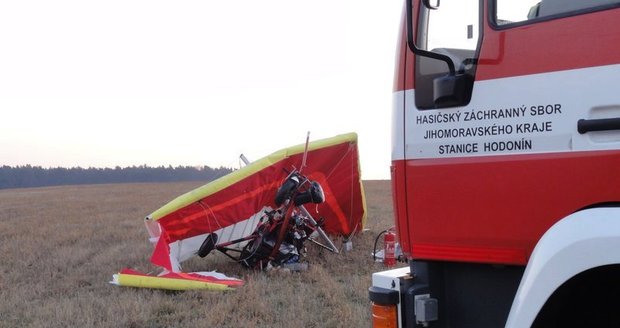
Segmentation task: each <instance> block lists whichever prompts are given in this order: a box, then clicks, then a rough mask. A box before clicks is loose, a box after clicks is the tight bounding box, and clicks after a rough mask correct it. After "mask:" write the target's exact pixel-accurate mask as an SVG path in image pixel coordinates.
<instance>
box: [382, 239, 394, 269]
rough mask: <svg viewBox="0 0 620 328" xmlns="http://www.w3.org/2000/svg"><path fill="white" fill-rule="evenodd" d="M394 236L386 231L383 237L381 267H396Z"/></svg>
mask: <svg viewBox="0 0 620 328" xmlns="http://www.w3.org/2000/svg"><path fill="white" fill-rule="evenodd" d="M395 251H396V234H395V233H394V232H393V231H392V230H388V231H387V232H386V233H385V235H384V236H383V265H385V266H386V267H391V266H395V265H396V256H395Z"/></svg>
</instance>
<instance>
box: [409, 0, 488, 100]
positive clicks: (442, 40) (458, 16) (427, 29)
mask: <svg viewBox="0 0 620 328" xmlns="http://www.w3.org/2000/svg"><path fill="white" fill-rule="evenodd" d="M479 8H480V7H479V1H478V0H443V1H441V5H440V6H439V7H438V8H436V9H430V8H426V7H425V6H422V9H421V10H420V16H419V17H418V21H417V24H418V33H417V42H416V43H417V44H418V46H419V47H420V48H421V49H423V50H427V51H430V52H433V53H437V54H441V55H445V56H447V57H449V58H450V60H451V61H452V62H453V63H454V68H455V71H456V72H455V73H456V78H458V80H459V81H457V82H458V85H457V86H456V87H455V89H458V90H457V91H455V92H457V93H461V94H458V95H456V96H455V97H452V98H450V96H447V97H446V96H444V95H443V94H442V90H441V88H439V87H438V85H440V84H442V83H443V81H445V79H444V80H443V81H442V80H441V78H442V77H445V76H448V75H449V74H450V72H449V69H448V65H447V64H446V62H445V61H442V60H438V59H435V58H431V57H427V56H416V69H415V72H416V74H415V85H416V95H415V97H416V106H417V107H418V108H420V109H435V108H445V107H456V106H464V105H467V104H468V103H469V100H470V99H471V92H472V89H473V81H474V75H475V68H476V56H477V52H478V44H479V42H478V41H479V39H480V9H479ZM454 80H456V79H454ZM463 81H466V82H465V83H461V82H463ZM450 82H451V81H448V84H449V83H450ZM438 89H439V90H438ZM444 93H445V92H444ZM442 96H443V98H442Z"/></svg>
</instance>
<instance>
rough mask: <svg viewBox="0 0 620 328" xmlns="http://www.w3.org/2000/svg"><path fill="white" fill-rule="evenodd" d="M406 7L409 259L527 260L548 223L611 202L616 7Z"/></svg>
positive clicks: (404, 173) (403, 163)
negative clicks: (595, 205)
mask: <svg viewBox="0 0 620 328" xmlns="http://www.w3.org/2000/svg"><path fill="white" fill-rule="evenodd" d="M407 3H408V5H407V6H406V9H407V11H408V15H406V16H407V18H408V19H407V23H406V29H407V33H406V41H407V45H408V47H407V49H406V50H405V51H404V53H403V56H404V65H402V64H403V63H402V62H401V66H402V67H401V68H400V69H399V70H400V74H402V75H403V76H402V78H401V80H402V84H401V87H402V88H403V89H404V90H402V91H401V92H402V94H401V93H399V95H402V100H398V102H399V103H400V102H401V101H402V108H403V109H402V111H403V113H401V114H398V115H399V116H398V117H401V118H400V119H402V120H404V122H402V128H399V129H396V132H395V133H397V135H396V137H395V138H396V139H398V138H399V136H398V133H400V138H402V139H400V140H403V139H404V144H403V145H402V148H399V149H402V154H401V155H400V156H402V160H400V159H398V158H396V160H395V161H394V162H395V163H394V167H395V170H397V171H398V170H400V171H398V172H396V174H395V175H394V176H395V177H397V178H401V179H403V180H404V181H405V182H404V186H398V184H399V183H400V182H396V183H395V185H396V187H395V189H397V191H398V195H399V196H397V197H399V198H400V199H402V200H405V201H404V202H403V201H402V200H400V202H401V204H397V213H399V211H400V212H401V213H403V214H398V215H399V218H398V223H399V230H402V231H400V232H399V233H400V234H401V239H403V240H404V242H403V246H404V250H405V252H406V253H408V254H409V255H410V256H411V257H413V258H416V259H428V260H457V261H468V262H478V263H504V264H519V265H524V264H525V263H526V262H527V259H528V257H529V254H530V252H531V250H532V249H533V247H534V245H535V244H536V242H537V241H538V239H539V238H540V236H542V234H543V233H544V232H545V231H546V230H547V229H548V228H549V227H550V226H551V225H552V224H553V223H555V222H556V221H557V220H559V219H561V218H563V217H566V216H567V215H569V214H570V213H573V212H575V211H577V210H579V209H581V208H584V207H587V206H591V205H593V204H599V203H606V202H614V201H619V200H620V197H619V195H618V188H617V186H618V185H620V175H618V174H611V175H610V174H609V173H610V172H615V171H617V167H619V165H620V151H619V149H620V130H618V129H619V128H620V121H619V120H620V97H619V96H618V93H617V91H615V85H617V84H618V83H619V82H620V78H619V76H620V48H619V45H620V24H618V23H617V18H618V17H619V11H620V8H619V5H618V1H603V0H589V1H577V0H570V1H567V0H562V1H560V0H542V1H508V0H488V1H477V0H466V1H464V0H442V1H437V0H422V1H415V0H414V1H412V3H413V5H412V6H409V3H410V2H409V1H407ZM401 61H402V60H401ZM400 115H402V116H400ZM400 119H399V118H397V119H396V126H399V122H398V120H400ZM399 151H401V150H399ZM398 201H399V200H397V202H398ZM402 203H404V204H406V205H402ZM405 206H406V209H404V212H403V208H405ZM404 213H406V214H404Z"/></svg>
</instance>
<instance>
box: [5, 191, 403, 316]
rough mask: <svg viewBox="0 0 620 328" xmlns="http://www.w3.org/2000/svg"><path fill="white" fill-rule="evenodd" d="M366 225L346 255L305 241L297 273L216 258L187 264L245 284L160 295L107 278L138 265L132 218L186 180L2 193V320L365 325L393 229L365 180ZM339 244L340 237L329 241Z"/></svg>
mask: <svg viewBox="0 0 620 328" xmlns="http://www.w3.org/2000/svg"><path fill="white" fill-rule="evenodd" d="M364 184H365V188H366V196H367V202H368V209H369V216H368V224H367V228H368V229H369V231H367V232H364V233H362V234H360V235H359V236H358V237H356V238H355V239H354V245H353V246H354V249H353V251H351V252H348V253H343V254H340V255H334V254H331V253H328V252H326V251H323V250H321V249H319V248H317V247H314V246H313V245H308V253H309V256H308V261H309V262H310V268H309V270H308V271H306V272H302V273H293V274H291V273H288V274H287V273H282V272H280V273H277V272H273V273H263V272H253V271H249V270H246V269H243V268H242V267H241V266H240V265H238V264H236V263H232V262H230V261H229V260H227V259H226V258H224V257H223V256H212V255H209V257H207V258H206V259H195V260H191V261H189V263H187V264H186V265H185V266H184V268H185V269H186V270H192V271H199V270H217V271H219V272H224V273H226V274H228V275H233V276H237V277H240V278H242V279H244V280H245V281H246V285H245V286H244V287H242V288H240V289H238V290H236V291H233V292H224V293H222V292H208V291H189V292H167V291H160V290H147V289H133V288H122V287H115V286H112V285H109V284H108V281H109V280H110V279H111V276H112V274H113V273H116V272H117V271H118V270H120V269H121V268H123V267H133V268H136V269H138V270H141V271H144V272H148V271H152V270H154V267H153V266H152V265H151V264H150V262H149V256H150V253H151V246H150V244H149V243H148V241H147V232H146V230H145V228H144V225H143V223H142V218H143V217H144V216H145V215H146V214H148V213H150V212H152V211H153V210H154V209H157V208H158V207H160V206H161V205H163V204H165V203H166V202H167V201H169V200H171V199H172V198H174V197H176V196H177V195H179V194H181V193H184V192H185V191H188V190H190V189H192V188H194V187H197V186H198V185H197V184H196V183H169V184H124V185H121V184H117V185H96V186H65V187H51V188H35V189H19V190H3V191H0V327H95V326H96V327H100V326H105V327H192V326H198V327H365V326H369V324H370V315H369V302H368V298H367V289H368V287H369V285H370V277H371V273H372V272H374V271H378V270H380V269H382V267H381V266H380V265H379V264H375V263H373V262H372V259H371V257H370V252H371V249H372V244H373V242H374V237H375V236H376V234H377V233H378V232H379V231H381V230H383V229H385V228H387V227H388V226H390V225H391V222H392V209H391V204H392V203H391V197H390V187H389V182H388V181H366V182H365V183H364ZM338 244H339V243H338Z"/></svg>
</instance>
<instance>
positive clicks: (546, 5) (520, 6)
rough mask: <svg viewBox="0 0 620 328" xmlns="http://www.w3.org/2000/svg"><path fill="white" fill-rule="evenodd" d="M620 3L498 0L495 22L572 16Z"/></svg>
mask: <svg viewBox="0 0 620 328" xmlns="http://www.w3.org/2000/svg"><path fill="white" fill-rule="evenodd" d="M619 4H620V0H496V3H495V24H497V25H499V26H501V25H506V24H512V23H521V22H527V21H530V20H533V19H537V18H552V17H558V16H559V17H563V16H571V15H576V14H579V13H581V12H589V11H594V10H599V9H605V8H606V7H614V6H616V5H619Z"/></svg>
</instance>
